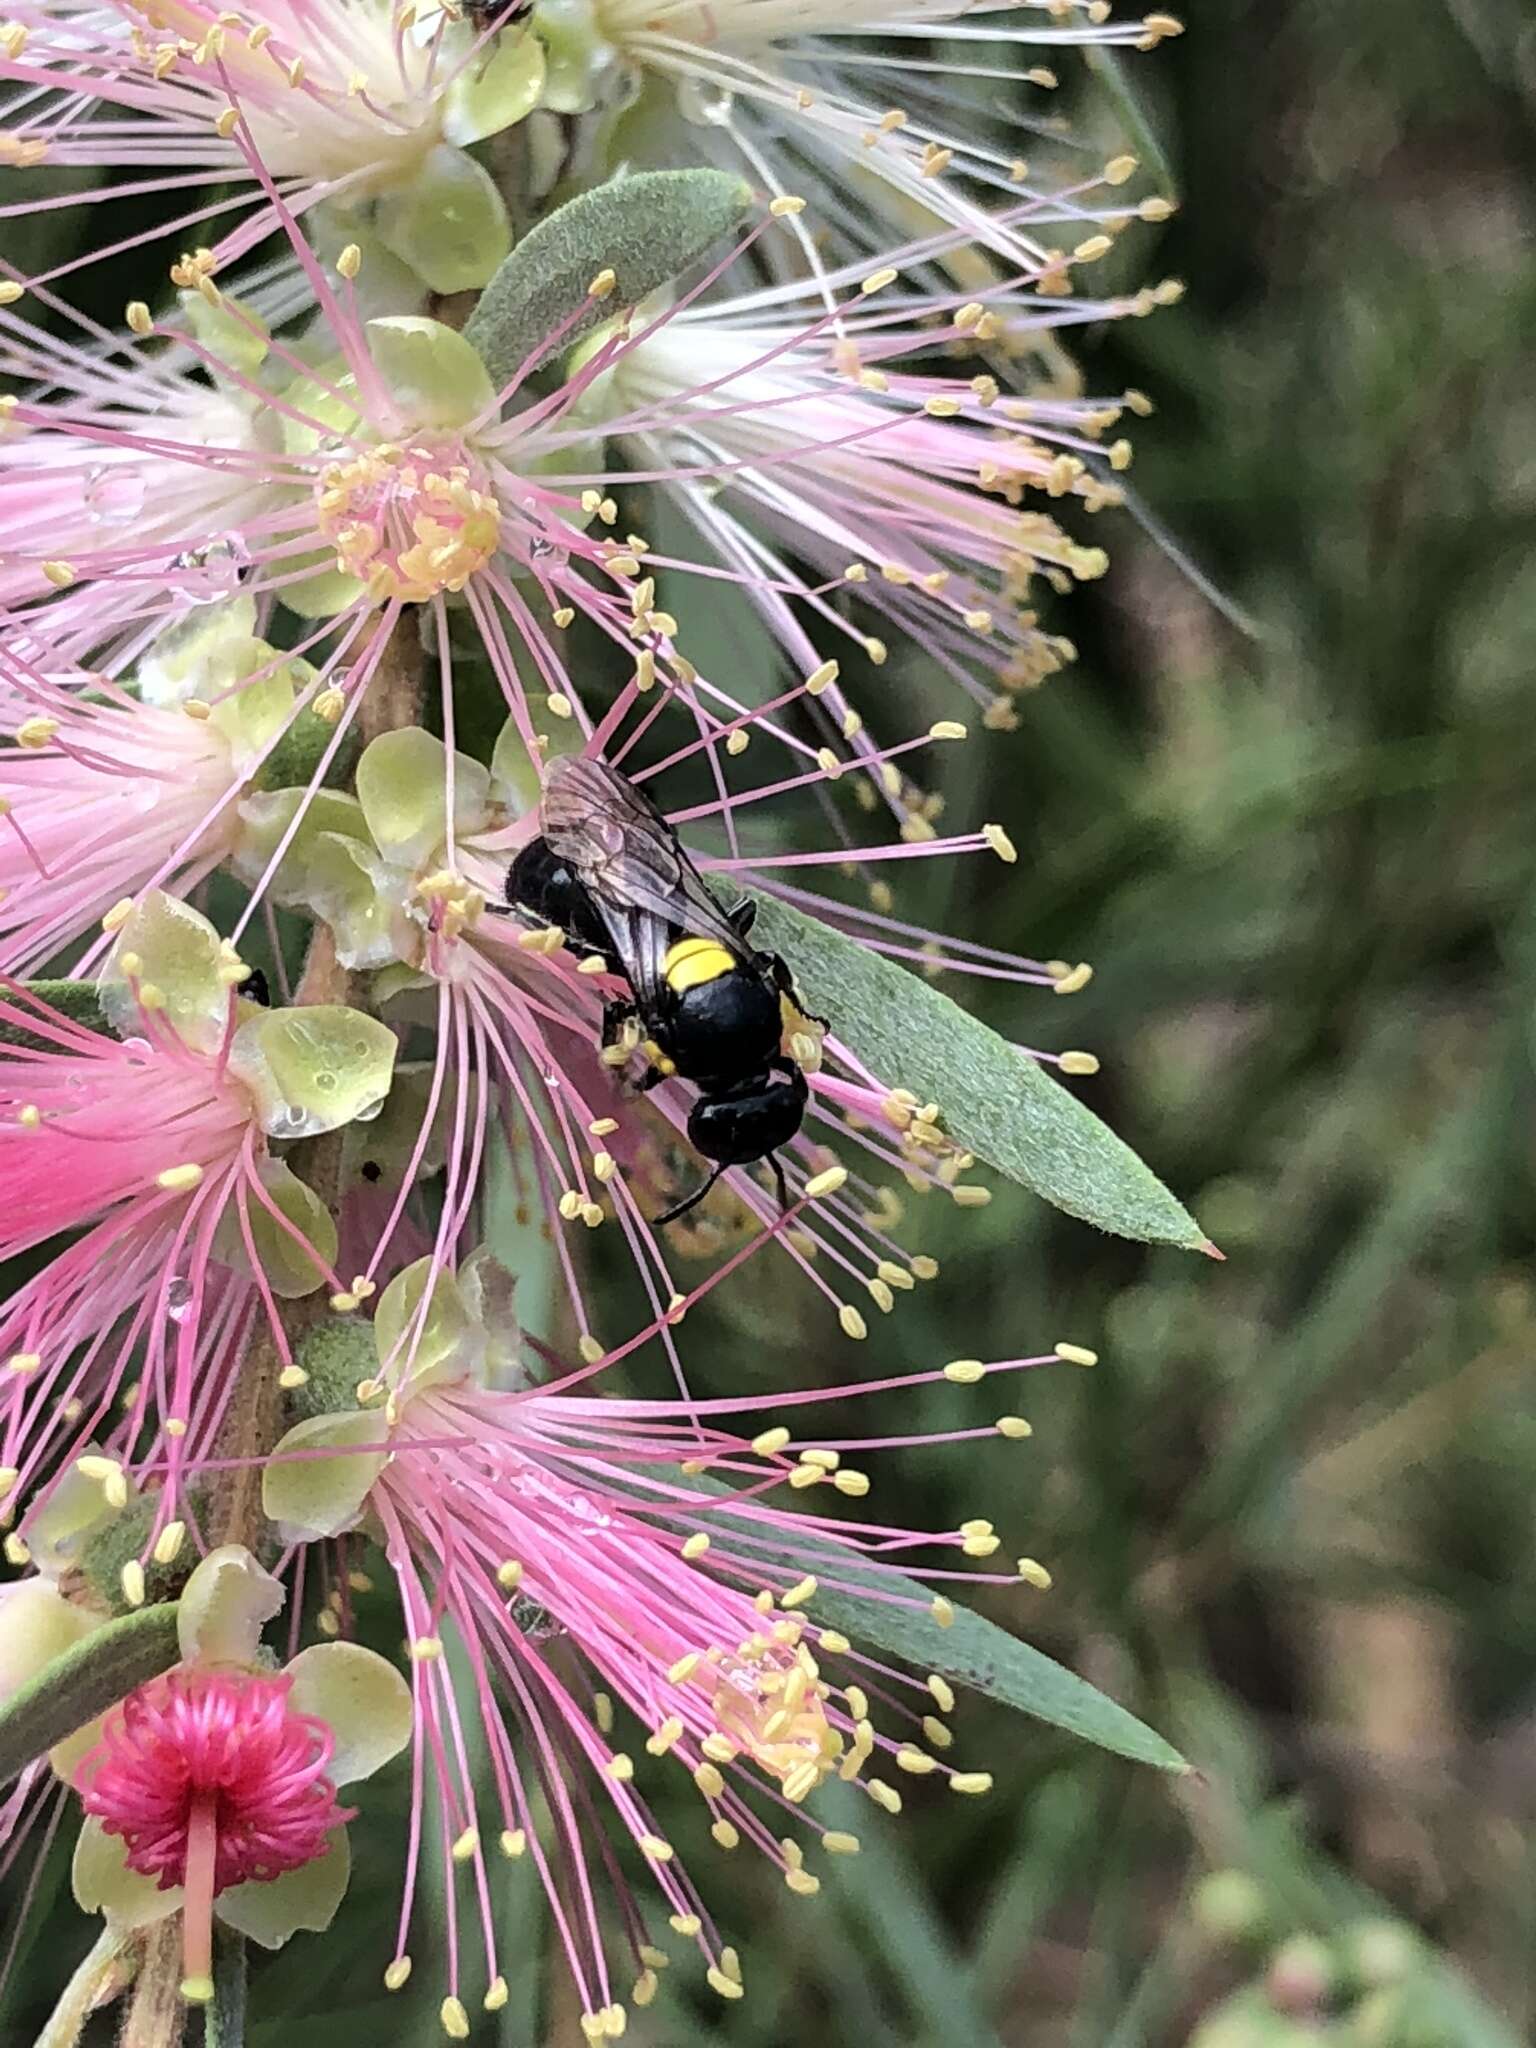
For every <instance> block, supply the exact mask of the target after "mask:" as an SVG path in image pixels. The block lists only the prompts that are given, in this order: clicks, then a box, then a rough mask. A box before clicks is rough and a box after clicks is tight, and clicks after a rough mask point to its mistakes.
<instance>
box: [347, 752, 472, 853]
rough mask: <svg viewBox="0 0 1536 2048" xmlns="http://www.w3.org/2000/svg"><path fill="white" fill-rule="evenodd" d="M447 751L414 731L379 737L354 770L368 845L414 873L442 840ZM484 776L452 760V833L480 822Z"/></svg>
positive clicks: (460, 758)
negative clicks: (413, 869) (368, 835)
mask: <svg viewBox="0 0 1536 2048" xmlns="http://www.w3.org/2000/svg"><path fill="white" fill-rule="evenodd" d="M447 763H448V750H447V748H446V747H445V746H444V745H443V743H442V741H441V740H440V739H436V738H434V737H433V735H432V734H431V733H428V732H422V731H420V730H419V728H416V727H407V728H405V729H404V730H403V731H400V732H386V733H381V734H380V735H379V737H378V738H377V739H376V740H374V741H373V742H372V743H371V744H370V745H369V746H368V747H366V748H365V749H364V750H363V756H362V759H361V760H360V761H359V762H358V764H357V795H358V801H359V802H360V803H361V805H362V808H363V816H364V817H365V819H366V820H367V823H368V829H369V831H370V833H371V834H372V836H373V843H374V845H375V846H377V848H378V849H379V851H380V853H382V854H383V855H385V857H386V858H387V859H389V860H390V861H392V862H394V863H395V864H396V865H397V866H399V867H405V868H418V867H420V866H421V865H422V863H423V862H424V861H428V860H430V859H431V858H432V857H433V855H434V854H436V853H437V852H438V850H439V849H440V848H441V846H442V844H443V841H444V840H445V839H446V838H447V836H448V776H447ZM490 780H491V779H490V776H489V774H488V772H487V771H486V770H485V769H484V768H483V767H482V766H481V765H480V763H479V762H478V761H472V760H470V758H469V756H468V755H467V754H455V755H454V758H453V824H454V831H455V832H456V833H458V834H464V833H469V832H473V831H475V830H476V829H477V828H478V827H480V826H481V825H483V824H484V823H485V821H486V806H487V802H488V798H489V792H490Z"/></svg>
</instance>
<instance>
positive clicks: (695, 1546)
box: [683, 1529, 709, 1564]
mask: <svg viewBox="0 0 1536 2048" xmlns="http://www.w3.org/2000/svg"><path fill="white" fill-rule="evenodd" d="M708 1548H709V1538H708V1537H707V1536H706V1535H705V1534H704V1531H703V1530H702V1529H698V1530H696V1531H695V1532H694V1534H693V1535H692V1536H690V1537H689V1538H688V1540H687V1542H686V1543H685V1544H684V1545H683V1555H684V1557H686V1558H687V1559H688V1561H689V1563H690V1564H691V1563H692V1562H693V1560H694V1559H695V1558H696V1557H702V1556H703V1555H704V1553H705V1551H706V1550H708Z"/></svg>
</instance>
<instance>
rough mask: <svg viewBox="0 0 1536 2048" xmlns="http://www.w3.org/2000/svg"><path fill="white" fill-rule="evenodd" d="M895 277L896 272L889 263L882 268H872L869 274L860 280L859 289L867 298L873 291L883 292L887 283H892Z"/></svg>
mask: <svg viewBox="0 0 1536 2048" xmlns="http://www.w3.org/2000/svg"><path fill="white" fill-rule="evenodd" d="M896 277H897V273H896V272H895V271H894V270H892V269H891V268H890V266H889V265H887V266H886V267H885V269H883V270H872V271H871V272H870V274H869V276H868V277H866V278H864V279H863V280H862V281H861V283H860V285H859V291H860V292H861V294H862V295H863V296H864V297H865V298H866V299H867V298H869V297H870V295H871V294H872V293H874V292H883V291H884V290H885V288H886V286H887V285H888V284H894V283H895V282H896Z"/></svg>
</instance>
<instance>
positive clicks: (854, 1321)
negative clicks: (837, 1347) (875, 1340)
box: [837, 1301, 869, 1339]
mask: <svg viewBox="0 0 1536 2048" xmlns="http://www.w3.org/2000/svg"><path fill="white" fill-rule="evenodd" d="M837 1320H838V1321H839V1323H841V1325H842V1328H843V1335H844V1336H845V1337H853V1338H855V1339H858V1338H863V1337H867V1336H868V1335H869V1325H868V1323H866V1322H865V1320H864V1318H863V1317H862V1316H861V1315H860V1314H859V1312H858V1310H857V1309H856V1308H855V1307H854V1306H853V1303H852V1302H850V1301H845V1302H844V1303H843V1304H842V1306H841V1307H840V1308H839V1309H838V1311H837Z"/></svg>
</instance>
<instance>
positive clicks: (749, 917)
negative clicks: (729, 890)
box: [725, 896, 757, 938]
mask: <svg viewBox="0 0 1536 2048" xmlns="http://www.w3.org/2000/svg"><path fill="white" fill-rule="evenodd" d="M725 915H726V921H727V923H729V924H732V925H734V926H735V928H736V930H737V931H738V932H740V934H741V936H742V937H743V938H745V937H746V936H747V934H748V933H749V932H750V931H751V929H752V927H753V925H755V924H756V923H757V905H756V904H755V903H754V902H753V900H752V898H751V897H750V896H743V897H742V899H741V901H740V902H739V903H738V904H737V905H736V907H735V909H734V910H728V911H727V912H726V913H725Z"/></svg>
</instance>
